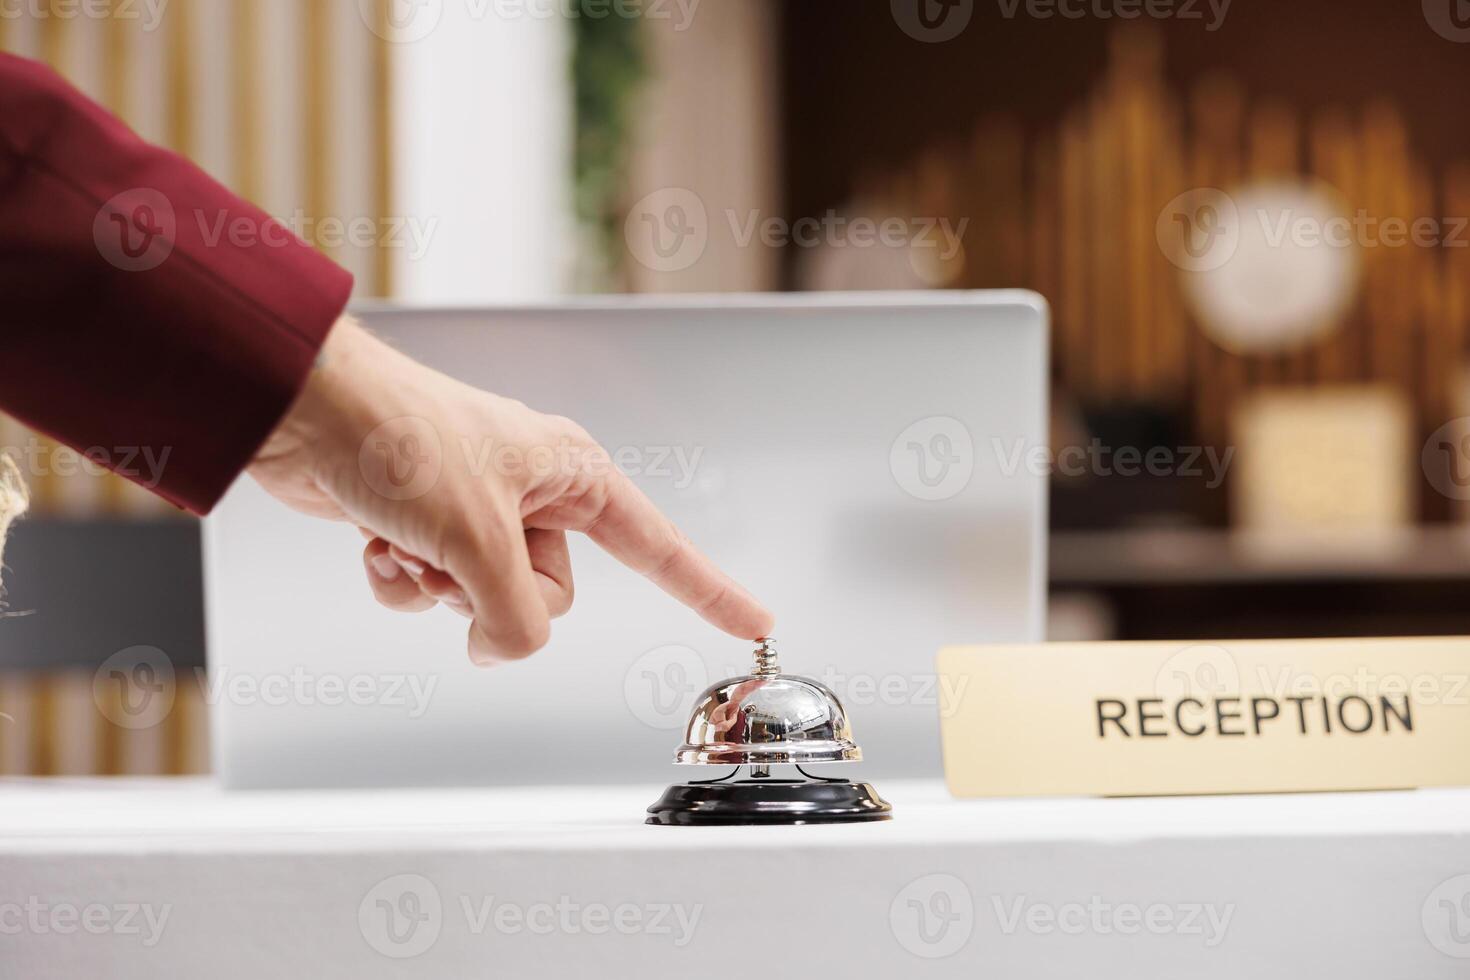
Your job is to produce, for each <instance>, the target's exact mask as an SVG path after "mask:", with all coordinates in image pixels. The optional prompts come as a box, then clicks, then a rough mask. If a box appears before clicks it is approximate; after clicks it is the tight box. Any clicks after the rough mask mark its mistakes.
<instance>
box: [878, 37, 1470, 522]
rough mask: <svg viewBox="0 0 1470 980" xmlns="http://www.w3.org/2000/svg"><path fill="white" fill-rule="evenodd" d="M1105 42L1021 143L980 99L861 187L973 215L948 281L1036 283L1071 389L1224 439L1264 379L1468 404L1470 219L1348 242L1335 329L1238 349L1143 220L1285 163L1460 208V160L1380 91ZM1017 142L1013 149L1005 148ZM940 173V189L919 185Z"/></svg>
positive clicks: (1430, 410) (1423, 204) (1373, 210)
mask: <svg viewBox="0 0 1470 980" xmlns="http://www.w3.org/2000/svg"><path fill="white" fill-rule="evenodd" d="M1111 43H1112V49H1111V54H1110V63H1109V66H1108V68H1107V70H1106V72H1105V74H1104V75H1103V77H1102V78H1101V79H1100V80H1099V81H1098V82H1097V83H1096V84H1095V86H1094V88H1093V91H1092V93H1091V94H1090V96H1089V97H1088V98H1087V99H1086V100H1085V101H1084V102H1083V103H1082V104H1079V105H1075V106H1073V107H1072V108H1071V109H1070V110H1069V111H1067V112H1066V113H1065V114H1064V115H1063V117H1062V118H1061V119H1060V120H1059V121H1058V123H1057V124H1056V125H1055V126H1054V127H1053V128H1051V129H1049V130H1047V129H1043V130H1042V131H1039V132H1030V133H1027V134H1026V136H1025V146H1024V150H1022V149H1021V148H1020V147H1019V141H1020V139H1021V137H1020V135H1019V134H1018V132H1017V127H1016V124H1015V123H1014V122H1013V121H1010V120H1007V119H1005V118H988V119H985V120H983V121H982V122H981V123H980V124H979V125H978V126H977V129H976V132H975V133H974V134H973V138H972V140H971V141H970V142H969V147H968V148H960V147H958V146H952V147H947V148H942V149H937V150H936V149H932V148H931V149H928V150H925V151H923V152H921V153H919V154H916V156H915V158H914V160H913V162H912V165H911V166H910V167H908V168H906V169H904V170H902V171H900V172H897V173H893V174H890V175H888V176H887V177H886V178H874V180H873V182H875V183H876V184H878V185H879V186H878V189H877V190H876V191H871V192H869V193H870V195H871V196H873V197H876V198H879V199H885V200H894V201H902V202H905V204H906V205H907V206H911V207H938V208H939V209H940V210H938V211H937V213H936V212H935V211H914V212H912V213H913V214H915V215H919V214H922V215H923V216H925V217H948V218H950V220H951V221H954V222H958V221H959V220H960V219H962V218H969V219H970V225H969V229H968V233H967V235H966V238H965V252H966V264H965V268H964V270H963V273H962V275H961V276H960V279H959V280H958V281H957V282H954V283H952V285H956V286H962V287H970V288H982V287H997V286H1014V285H1017V284H1018V283H1020V284H1025V285H1029V286H1031V287H1032V288H1035V289H1037V290H1038V291H1040V292H1042V293H1043V294H1044V295H1045V296H1046V297H1047V298H1048V299H1049V300H1050V301H1051V305H1052V312H1053V327H1054V352H1055V366H1054V370H1055V374H1056V377H1057V379H1058V381H1059V382H1060V386H1061V387H1062V388H1063V389H1064V390H1065V391H1066V392H1067V393H1068V394H1069V395H1071V396H1073V397H1074V398H1076V399H1079V400H1082V401H1085V402H1092V403H1105V402H1113V401H1118V400H1129V401H1143V402H1154V403H1161V404H1183V405H1185V406H1187V407H1188V408H1189V410H1190V413H1191V415H1192V418H1193V420H1194V423H1195V428H1196V434H1197V436H1198V438H1199V439H1200V441H1201V442H1202V443H1204V444H1205V445H1217V446H1224V445H1227V444H1228V443H1229V441H1230V438H1231V435H1230V432H1229V419H1230V417H1231V412H1232V409H1233V407H1234V406H1235V405H1236V404H1237V403H1239V401H1240V400H1241V398H1242V397H1243V396H1244V395H1246V394H1248V393H1250V392H1251V391H1253V390H1257V389H1260V388H1264V387H1270V386H1280V385H1312V384H1325V383H1332V382H1369V381H1374V382H1387V383H1391V384H1393V385H1394V386H1396V387H1397V388H1398V389H1399V390H1401V391H1402V392H1404V394H1405V396H1406V397H1408V398H1409V399H1411V401H1412V402H1413V403H1414V404H1415V405H1416V406H1417V415H1418V422H1419V426H1420V429H1421V431H1420V433H1419V436H1420V438H1421V439H1423V438H1425V437H1427V436H1428V434H1429V433H1430V432H1432V431H1433V430H1434V429H1435V428H1437V427H1438V426H1440V425H1442V424H1443V423H1444V422H1446V421H1448V420H1449V419H1451V418H1454V417H1456V416H1459V415H1464V414H1467V412H1470V404H1467V394H1470V393H1467V392H1466V391H1465V388H1466V386H1467V384H1470V380H1467V378H1466V374H1465V372H1466V355H1467V350H1466V344H1467V339H1470V337H1467V334H1470V324H1467V313H1470V310H1467V307H1470V247H1465V243H1466V242H1467V241H1470V230H1467V229H1457V228H1456V227H1455V226H1454V225H1452V224H1449V223H1446V224H1445V225H1444V228H1443V230H1444V232H1445V233H1446V234H1450V233H1452V232H1457V233H1458V234H1459V240H1458V241H1459V244H1458V246H1457V247H1452V248H1443V247H1420V246H1415V245H1412V244H1406V245H1403V246H1401V247H1386V246H1382V245H1380V246H1378V247H1371V248H1360V249H1358V250H1357V251H1358V255H1359V258H1360V261H1361V264H1362V275H1361V278H1360V282H1359V287H1358V290H1359V295H1358V297H1357V300H1356V302H1355V304H1354V306H1353V307H1352V309H1351V310H1350V312H1349V314H1348V315H1347V317H1346V319H1345V321H1344V323H1343V324H1342V326H1341V328H1340V329H1338V330H1336V331H1334V332H1332V333H1330V334H1329V335H1327V336H1326V337H1324V338H1322V339H1319V340H1315V341H1312V342H1310V343H1308V344H1305V345H1303V346H1301V347H1299V348H1296V349H1293V350H1289V351H1286V352H1284V353H1279V354H1270V355H1241V354H1238V353H1234V352H1231V351H1228V350H1226V349H1224V348H1222V347H1221V346H1219V345H1218V344H1216V343H1214V342H1213V341H1212V340H1210V339H1209V337H1207V336H1206V335H1205V333H1204V332H1203V331H1202V330H1201V329H1200V327H1199V324H1198V323H1197V322H1195V321H1194V319H1193V317H1192V316H1191V314H1190V313H1189V311H1188V309H1187V308H1186V306H1185V304H1184V301H1183V293H1182V290H1181V289H1180V286H1179V282H1180V280H1179V274H1178V271H1177V270H1176V269H1175V268H1174V267H1173V266H1172V265H1171V264H1170V262H1169V261H1168V259H1167V257H1166V256H1165V255H1164V252H1163V250H1162V249H1161V248H1160V246H1159V244H1158V242H1157V240H1156V236H1155V231H1154V227H1155V222H1156V220H1157V219H1158V216H1159V214H1160V213H1161V212H1162V211H1163V209H1164V207H1165V206H1166V205H1167V204H1168V202H1170V201H1171V200H1173V199H1174V198H1175V197H1176V196H1177V195H1179V194H1181V193H1183V192H1185V191H1187V190H1191V189H1194V188H1206V187H1213V188H1220V189H1225V190H1227V191H1228V190H1229V189H1231V188H1235V187H1239V186H1240V185H1242V184H1243V183H1246V182H1251V181H1256V180H1266V181H1269V180H1271V179H1274V178H1292V177H1314V178H1318V179H1320V180H1322V181H1324V182H1325V183H1327V184H1329V185H1331V186H1332V187H1333V188H1335V189H1336V190H1337V191H1338V192H1339V193H1340V195H1341V198H1342V200H1343V201H1344V202H1345V204H1346V207H1347V209H1348V214H1349V216H1351V215H1352V214H1354V213H1356V212H1357V211H1358V210H1359V209H1362V211H1363V212H1365V213H1366V215H1368V216H1369V217H1371V218H1374V219H1376V220H1377V221H1378V222H1380V227H1381V222H1382V221H1383V220H1384V219H1387V218H1390V217H1396V218H1401V219H1403V220H1404V221H1405V222H1407V223H1410V224H1411V223H1412V222H1413V221H1414V220H1415V219H1416V218H1440V217H1446V218H1454V217H1465V216H1470V161H1466V162H1462V163H1460V164H1457V165H1455V166H1452V167H1450V168H1448V170H1447V171H1446V172H1445V173H1443V174H1440V175H1436V174H1433V173H1431V172H1430V170H1429V168H1428V167H1427V165H1426V164H1425V163H1424V162H1423V161H1422V160H1420V159H1418V158H1416V156H1415V153H1414V149H1413V145H1412V141H1411V138H1410V133H1409V132H1408V129H1407V126H1406V124H1405V121H1404V118H1403V115H1402V113H1401V112H1400V111H1399V110H1398V108H1397V107H1396V106H1395V105H1394V104H1392V103H1391V102H1386V101H1374V102H1371V103H1368V104H1366V105H1357V106H1339V107H1332V108H1327V109H1323V110H1321V111H1315V112H1312V113H1310V114H1304V113H1303V112H1301V111H1300V110H1299V109H1298V108H1297V107H1295V106H1293V105H1291V104H1290V101H1289V100H1288V99H1285V98H1266V97H1260V96H1255V97H1252V96H1251V95H1250V94H1248V93H1246V92H1245V91H1244V90H1243V89H1242V87H1241V86H1240V84H1239V83H1238V82H1237V81H1236V80H1235V79H1233V78H1232V77H1230V76H1229V75H1226V74H1220V73H1216V74H1210V75H1205V76H1203V77H1201V78H1199V79H1198V80H1197V81H1196V82H1195V83H1194V84H1193V85H1192V86H1191V87H1190V89H1189V90H1188V91H1184V92H1180V91H1177V90H1175V88H1173V87H1172V86H1171V84H1170V83H1169V82H1168V81H1167V80H1166V78H1165V76H1164V71H1163V64H1164V59H1163V40H1162V36H1161V34H1160V33H1159V32H1158V31H1156V30H1154V29H1152V28H1150V27H1148V26H1146V25H1139V24H1134V25H1127V26H1125V27H1123V28H1121V29H1119V30H1118V31H1116V32H1115V34H1114V35H1113V37H1112V42H1111ZM1017 154H1020V155H1021V156H1022V157H1023V160H1024V162H1023V163H1022V164H1020V165H1015V166H1013V165H1011V164H1010V162H1009V161H1010V160H1011V159H1012V157H1013V156H1015V155H1017ZM1001 161H1005V162H1004V164H1002V163H1001ZM941 179H942V186H943V187H945V188H946V190H945V192H944V193H938V194H936V193H932V192H931V191H930V190H929V189H930V188H931V187H933V186H939V185H940V181H941ZM949 188H952V190H950V189H949ZM943 202H948V205H947V207H948V209H947V210H946V209H945V208H946V205H945V204H944V203H943ZM1017 209H1019V213H1022V214H1024V215H1025V216H1026V217H1025V220H1023V221H1019V222H1018V221H1016V220H1015V214H1016V213H1017ZM1018 261H1019V262H1020V263H1021V268H1020V269H1019V270H1018V269H1017V267H1016V263H1017V262H1018ZM1426 504H1427V505H1428V506H1430V507H1447V506H1448V505H1447V502H1445V501H1444V500H1442V499H1439V498H1434V497H1429V498H1427V499H1426ZM1428 516H1430V517H1443V516H1447V515H1446V514H1436V513H1429V514H1428Z"/></svg>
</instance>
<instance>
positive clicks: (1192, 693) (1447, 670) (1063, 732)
mask: <svg viewBox="0 0 1470 980" xmlns="http://www.w3.org/2000/svg"><path fill="white" fill-rule="evenodd" d="M938 669H939V674H940V689H941V690H945V691H953V692H963V693H962V694H957V695H956V696H954V697H952V698H950V699H948V702H947V703H944V704H942V705H941V710H940V714H941V728H942V731H943V737H944V762H945V772H946V776H947V779H948V782H949V787H950V791H951V792H952V793H953V794H954V795H956V796H960V797H981V796H1048V795H1108V796H1139V795H1162V794H1181V793H1268V792H1291V791H1311V790H1368V789H1404V788H1410V787H1422V786H1461V785H1470V639H1461V638H1428V639H1425V638H1411V639H1372V640H1250V641H1228V642H1220V643H1174V642H1146V643H1143V642H1140V643H1055V644H1041V645H1028V646H970V647H948V648H946V649H944V650H942V651H940V653H939V657H938Z"/></svg>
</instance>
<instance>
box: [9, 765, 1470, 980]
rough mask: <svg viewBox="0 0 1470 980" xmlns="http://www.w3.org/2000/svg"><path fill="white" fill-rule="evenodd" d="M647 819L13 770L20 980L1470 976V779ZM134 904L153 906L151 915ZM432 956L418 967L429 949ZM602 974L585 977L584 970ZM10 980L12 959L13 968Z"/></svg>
mask: <svg viewBox="0 0 1470 980" xmlns="http://www.w3.org/2000/svg"><path fill="white" fill-rule="evenodd" d="M878 788H879V790H880V792H882V793H883V795H884V796H885V797H886V798H888V799H889V800H890V801H891V802H892V803H893V804H894V810H895V819H894V820H893V821H892V822H890V823H876V824H861V825H852V826H816V827H770V828H750V827H730V828H671V827H648V826H645V825H643V824H642V822H641V821H642V817H643V808H644V807H645V806H647V804H648V803H650V802H651V801H652V800H653V799H654V798H655V797H656V796H657V795H658V793H659V791H660V790H661V789H662V787H659V786H647V787H634V788H628V787H596V788H585V789H572V788H564V787H556V788H545V787H542V788H533V789H463V790H394V791H382V790H373V791H330V792H246V793H226V792H224V791H222V790H220V789H218V788H217V787H215V786H214V785H213V784H211V783H209V782H207V781H189V780H179V781H169V782H151V781H149V782H133V781H124V780H113V781H107V782H101V781H80V782H59V781H44V782H43V781H35V782H31V781H8V782H0V962H9V963H12V964H15V965H17V966H19V967H21V969H20V971H19V973H18V974H16V975H20V976H26V977H49V976H79V975H83V974H92V975H107V976H112V977H132V976H137V977H156V976H201V975H206V974H207V975H209V976H210V977H211V978H212V980H218V978H226V977H236V976H238V977H257V976H263V975H280V974H279V972H278V970H277V968H276V967H277V965H278V964H280V963H283V962H284V963H289V964H291V969H290V971H289V975H312V976H314V977H337V976H342V977H349V976H351V977H364V976H400V975H401V976H408V975H425V974H429V975H436V976H460V975H474V976H522V975H530V974H531V973H532V972H533V971H534V972H535V973H537V974H546V973H547V972H548V968H549V969H550V973H549V975H551V976H557V977H561V976H567V977H571V976H578V975H582V974H584V973H587V972H590V971H592V970H594V969H595V970H596V971H597V972H598V974H599V976H601V977H611V976H637V977H640V978H645V977H659V976H690V975H700V974H704V973H713V972H716V971H718V972H721V973H725V972H732V971H733V972H738V973H740V974H742V975H746V974H750V973H752V972H754V973H756V974H759V973H760V972H762V971H760V970H758V969H756V968H754V967H753V966H749V965H741V966H738V967H737V966H731V967H722V966H720V965H719V962H720V960H722V959H728V958H730V957H737V958H738V960H737V962H739V963H742V964H744V963H746V960H745V957H747V956H757V955H758V956H760V957H762V958H767V957H778V958H780V960H781V962H782V963H783V964H785V966H784V967H783V968H782V969H781V970H779V971H777V975H795V974H797V973H811V972H813V971H817V970H821V971H824V972H825V971H828V970H835V971H838V973H839V975H845V976H874V977H882V976H891V975H901V972H902V971H912V970H915V969H919V970H922V971H924V973H925V975H934V976H948V975H954V976H964V977H967V978H979V977H1005V978H1013V977H1015V978H1021V977H1033V976H1034V977H1048V978H1051V977H1063V976H1066V977H1073V976H1076V977H1081V976H1088V977H1111V976H1119V977H1122V976H1128V977H1139V976H1163V975H1174V976H1185V975H1187V976H1190V977H1216V976H1219V977H1226V976H1229V977H1233V978H1236V977H1240V976H1250V977H1252V980H1260V978H1266V977H1276V976H1280V977H1287V976H1296V975H1299V974H1300V975H1306V973H1307V972H1308V971H1310V974H1311V975H1315V976H1335V977H1359V976H1361V977H1373V978H1375V980H1379V978H1392V980H1399V978H1402V980H1424V978H1436V977H1465V976H1470V791H1467V790H1436V791H1421V792H1415V793H1359V794H1316V795H1301V796H1287V795H1282V796H1257V797H1186V798H1167V799H1133V800H1087V799H1076V800H1003V801H972V802H959V801H954V800H951V799H950V798H949V797H948V795H947V794H946V793H945V791H944V789H943V787H942V786H939V785H938V784H930V783H903V782H893V783H880V784H879V786H878ZM130 909H131V912H129V910H130ZM410 954H411V955H410ZM579 971H580V972H579ZM4 972H5V973H6V974H7V975H8V974H9V971H8V970H6V971H4Z"/></svg>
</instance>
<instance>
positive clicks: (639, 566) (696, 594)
mask: <svg viewBox="0 0 1470 980" xmlns="http://www.w3.org/2000/svg"><path fill="white" fill-rule="evenodd" d="M604 479H605V493H604V494H603V500H602V506H601V508H600V509H599V510H598V512H597V513H596V514H594V515H593V516H592V518H591V520H590V521H589V522H588V524H587V526H586V527H584V528H583V531H584V533H585V534H586V535H587V536H588V537H589V538H591V539H592V540H593V541H595V542H596V543H597V545H598V546H599V547H601V548H602V549H603V550H604V551H606V552H607V553H608V554H610V555H612V556H613V557H614V558H616V559H617V560H618V561H620V562H622V563H623V564H624V565H627V566H628V567H629V568H631V569H633V570H634V571H637V572H641V573H642V574H644V575H646V576H648V578H649V579H650V580H652V582H653V583H654V584H655V585H657V586H658V587H659V588H661V589H663V590H664V591H665V592H667V593H668V594H669V595H671V596H673V597H674V598H675V599H678V600H679V601H680V602H682V603H684V605H686V606H688V607H689V608H690V609H693V610H694V611H695V612H697V613H699V615H701V616H703V617H704V618H705V619H706V620H708V621H709V622H710V623H712V624H714V625H715V626H718V627H719V628H720V629H722V630H724V631H725V632H727V633H730V634H731V635H733V636H738V637H741V638H742V639H747V640H757V639H760V638H761V637H763V636H767V635H769V634H770V632H771V628H772V627H773V626H774V625H775V617H774V616H772V615H771V613H770V612H769V611H768V610H767V609H766V607H765V606H763V605H761V604H760V603H759V602H757V601H756V599H755V597H754V596H752V595H751V594H750V593H749V592H746V591H745V589H743V588H742V587H741V586H740V585H739V584H738V583H737V582H736V581H735V580H734V579H732V578H730V576H728V575H726V574H725V573H724V572H722V571H720V570H719V568H717V567H716V566H715V564H714V562H712V561H710V560H709V559H708V558H707V557H705V555H704V554H703V553H702V552H700V550H699V549H698V548H696V547H694V545H693V544H692V543H691V542H690V540H689V539H688V538H687V537H685V536H684V533H683V532H682V531H680V530H679V529H678V528H677V527H675V526H674V522H673V521H671V520H669V519H668V518H667V517H665V516H664V514H663V512H662V511H660V510H659V509H658V508H657V507H655V506H654V503H653V501H651V500H649V499H648V497H647V496H646V495H645V494H644V493H643V491H642V490H639V489H638V487H637V486H636V485H634V483H633V481H632V480H630V479H628V477H627V476H626V475H624V474H623V473H622V472H621V471H619V470H617V469H613V470H611V472H609V474H608V475H607V476H606V477H605V478H604Z"/></svg>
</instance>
